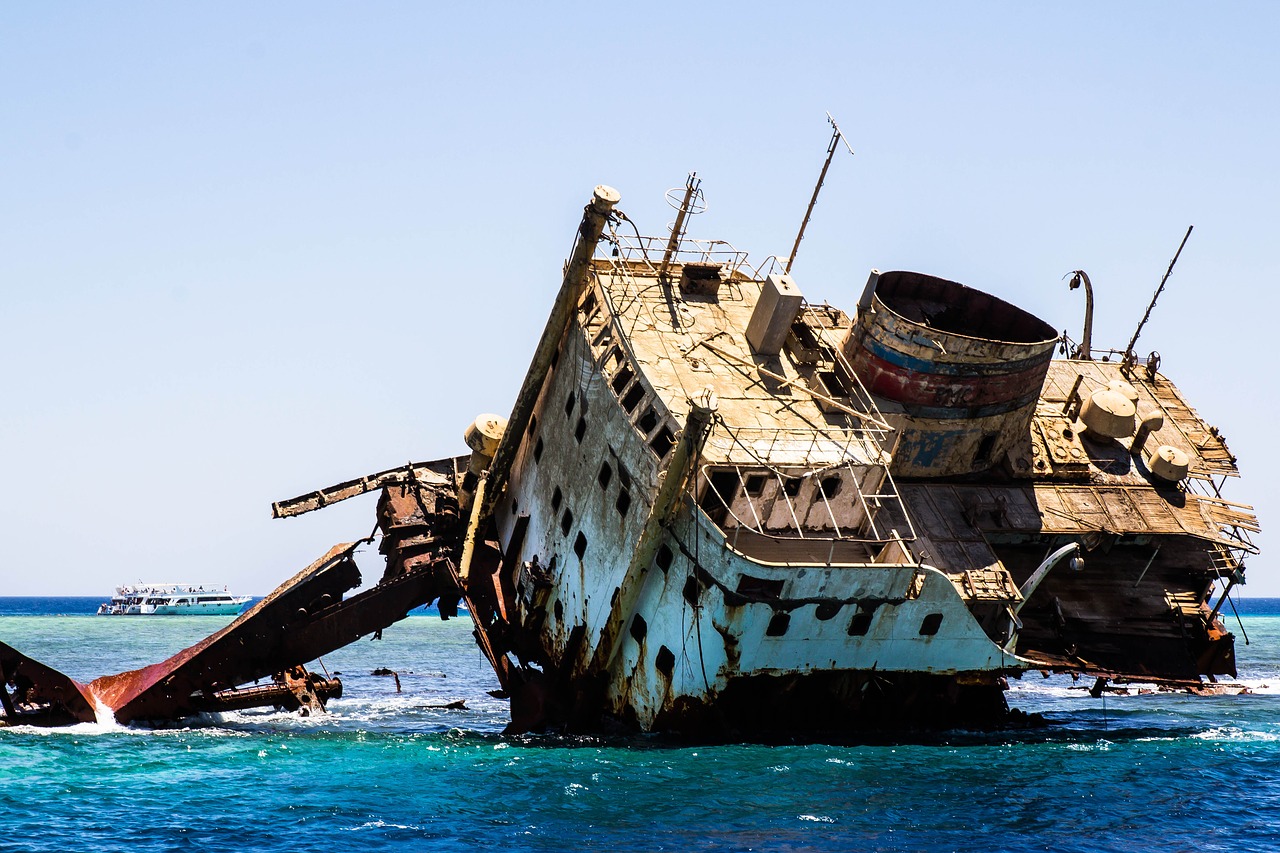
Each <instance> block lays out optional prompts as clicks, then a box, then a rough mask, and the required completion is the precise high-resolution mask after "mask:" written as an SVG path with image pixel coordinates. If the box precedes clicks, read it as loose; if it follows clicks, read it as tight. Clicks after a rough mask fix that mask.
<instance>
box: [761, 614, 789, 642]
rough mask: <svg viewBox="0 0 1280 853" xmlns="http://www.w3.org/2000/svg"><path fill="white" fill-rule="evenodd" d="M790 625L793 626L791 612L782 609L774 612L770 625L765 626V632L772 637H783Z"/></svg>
mask: <svg viewBox="0 0 1280 853" xmlns="http://www.w3.org/2000/svg"><path fill="white" fill-rule="evenodd" d="M789 627H791V614H790V613H787V612H786V611H783V610H780V611H778V612H777V613H775V614H773V618H772V619H770V620H769V627H768V628H765V630H764V633H765V634H766V635H767V636H770V637H781V636H782V635H783V634H785V633H787V628H789Z"/></svg>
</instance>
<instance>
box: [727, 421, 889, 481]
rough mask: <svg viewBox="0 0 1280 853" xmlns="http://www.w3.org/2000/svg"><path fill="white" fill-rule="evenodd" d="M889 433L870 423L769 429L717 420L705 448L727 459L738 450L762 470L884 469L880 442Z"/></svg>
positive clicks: (882, 448) (883, 457)
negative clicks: (849, 465)
mask: <svg viewBox="0 0 1280 853" xmlns="http://www.w3.org/2000/svg"><path fill="white" fill-rule="evenodd" d="M891 432H892V431H891V430H886V429H884V428H882V427H878V426H875V425H874V424H871V423H869V422H868V423H865V424H859V425H858V426H851V427H836V426H828V425H822V426H813V427H809V428H801V427H791V428H785V427H780V428H769V427H743V426H734V425H732V424H730V423H727V422H725V421H723V420H719V421H717V422H716V428H715V429H714V430H713V431H712V433H711V435H710V436H708V438H707V445H708V446H710V447H713V448H716V449H717V450H718V451H719V456H720V458H726V459H727V458H732V455H734V454H735V451H736V450H741V451H742V452H744V453H746V454H747V455H748V456H749V457H751V458H752V459H753V460H755V462H757V463H758V464H759V465H760V466H761V467H765V468H773V467H790V468H805V469H818V470H821V469H825V468H831V469H835V468H838V467H840V466H841V465H844V464H846V463H854V464H858V465H887V464H888V462H889V456H888V454H886V453H885V451H884V444H883V440H884V438H885V437H886V436H887V435H889V434H890V433H891Z"/></svg>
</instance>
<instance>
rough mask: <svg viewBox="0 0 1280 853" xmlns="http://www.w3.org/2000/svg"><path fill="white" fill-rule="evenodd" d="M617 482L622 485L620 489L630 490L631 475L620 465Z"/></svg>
mask: <svg viewBox="0 0 1280 853" xmlns="http://www.w3.org/2000/svg"><path fill="white" fill-rule="evenodd" d="M618 482H619V483H621V484H622V488H624V489H629V488H631V474H630V473H628V471H627V469H626V468H625V467H623V466H622V465H621V464H619V465H618Z"/></svg>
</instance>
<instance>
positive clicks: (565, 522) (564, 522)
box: [560, 509, 573, 536]
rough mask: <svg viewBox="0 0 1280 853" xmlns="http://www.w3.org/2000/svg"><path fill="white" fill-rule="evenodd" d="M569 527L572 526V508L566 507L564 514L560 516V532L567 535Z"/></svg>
mask: <svg viewBox="0 0 1280 853" xmlns="http://www.w3.org/2000/svg"><path fill="white" fill-rule="evenodd" d="M570 527H573V510H571V509H566V510H565V511H564V515H562V516H560V532H561V533H563V534H564V535H565V536H568V535H569V528H570Z"/></svg>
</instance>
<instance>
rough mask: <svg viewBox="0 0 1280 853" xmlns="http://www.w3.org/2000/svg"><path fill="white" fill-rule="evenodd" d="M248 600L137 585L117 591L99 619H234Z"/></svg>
mask: <svg viewBox="0 0 1280 853" xmlns="http://www.w3.org/2000/svg"><path fill="white" fill-rule="evenodd" d="M248 600H249V596H247V595H231V594H230V593H228V592H227V590H226V588H225V587H224V588H223V589H221V590H216V589H207V588H205V587H203V586H191V585H188V584H138V585H136V586H119V587H116V592H115V595H113V596H111V600H110V601H104V602H103V603H102V604H100V605H98V615H99V616H234V615H235V614H237V613H239V612H240V611H241V610H242V609H243V608H244V605H245V602H247V601H248Z"/></svg>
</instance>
